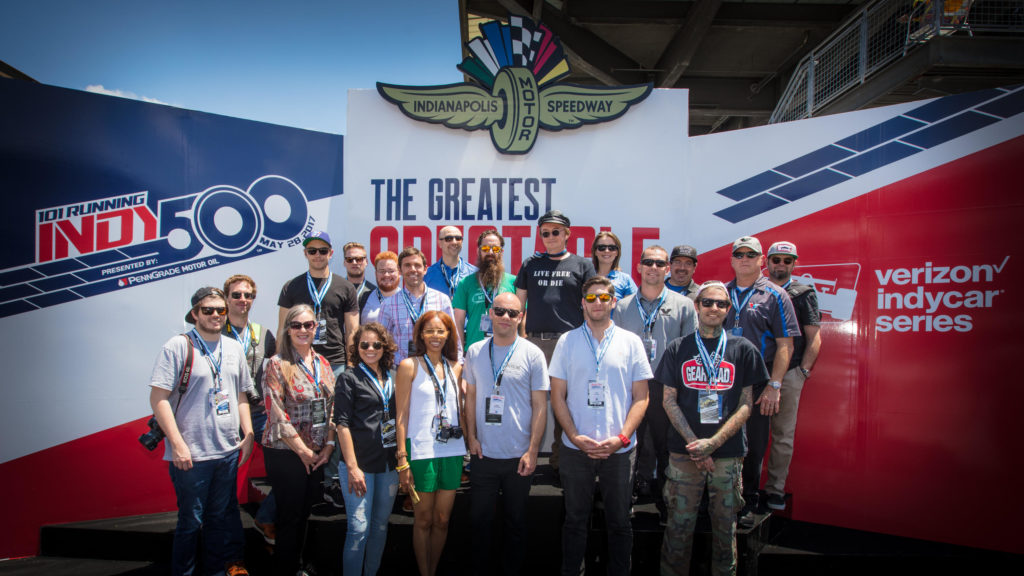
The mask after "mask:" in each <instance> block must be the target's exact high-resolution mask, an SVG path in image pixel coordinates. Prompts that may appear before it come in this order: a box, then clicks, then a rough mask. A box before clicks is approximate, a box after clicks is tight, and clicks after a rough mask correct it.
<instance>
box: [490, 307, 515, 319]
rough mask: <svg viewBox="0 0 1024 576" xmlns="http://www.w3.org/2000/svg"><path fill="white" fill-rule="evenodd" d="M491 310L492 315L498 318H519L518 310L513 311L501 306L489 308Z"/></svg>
mask: <svg viewBox="0 0 1024 576" xmlns="http://www.w3.org/2000/svg"><path fill="white" fill-rule="evenodd" d="M491 310H494V315H495V316H498V317H501V316H508V317H509V318H519V314H520V312H519V310H513V309H511V308H502V307H501V306H495V307H494V308H491Z"/></svg>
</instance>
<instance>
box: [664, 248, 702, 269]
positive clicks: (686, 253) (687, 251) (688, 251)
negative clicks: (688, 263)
mask: <svg viewBox="0 0 1024 576" xmlns="http://www.w3.org/2000/svg"><path fill="white" fill-rule="evenodd" d="M680 257H686V258H689V259H690V260H693V263H694V264H696V263H697V249H696V248H694V247H693V246H690V245H688V244H680V245H679V246H676V247H675V248H673V249H672V255H671V256H669V258H668V261H669V262H671V261H673V260H675V259H676V258H680Z"/></svg>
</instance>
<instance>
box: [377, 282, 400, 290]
mask: <svg viewBox="0 0 1024 576" xmlns="http://www.w3.org/2000/svg"><path fill="white" fill-rule="evenodd" d="M377 287H378V288H380V291H381V292H391V291H392V290H394V289H395V288H398V280H395V281H394V282H391V283H390V284H389V283H388V282H387V281H384V280H381V281H379V282H377Z"/></svg>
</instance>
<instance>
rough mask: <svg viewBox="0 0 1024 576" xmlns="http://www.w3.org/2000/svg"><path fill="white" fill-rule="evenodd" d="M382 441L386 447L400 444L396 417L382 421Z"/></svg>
mask: <svg viewBox="0 0 1024 576" xmlns="http://www.w3.org/2000/svg"><path fill="white" fill-rule="evenodd" d="M380 442H381V444H382V445H383V446H384V447H385V448H394V447H395V446H397V445H398V441H397V437H396V435H395V419H394V418H391V419H390V420H384V421H383V422H381V423H380Z"/></svg>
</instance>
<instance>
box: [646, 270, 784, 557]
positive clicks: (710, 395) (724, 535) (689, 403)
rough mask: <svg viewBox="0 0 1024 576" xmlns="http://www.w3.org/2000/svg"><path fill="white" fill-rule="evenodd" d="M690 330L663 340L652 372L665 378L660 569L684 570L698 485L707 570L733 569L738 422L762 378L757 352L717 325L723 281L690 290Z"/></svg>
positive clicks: (724, 308) (725, 305) (723, 312)
mask: <svg viewBox="0 0 1024 576" xmlns="http://www.w3.org/2000/svg"><path fill="white" fill-rule="evenodd" d="M695 304H696V309H697V320H698V322H699V327H698V330H697V333H696V334H690V335H689V336H684V337H682V338H677V339H676V340H673V341H672V343H670V344H669V345H668V349H667V350H666V351H665V355H664V356H663V357H662V359H661V364H660V365H659V366H658V370H657V372H656V373H655V379H656V380H658V381H659V382H662V383H663V384H664V385H665V397H664V401H663V405H664V407H665V413H666V414H667V415H668V419H669V422H671V423H672V427H671V429H670V430H669V437H668V450H669V466H668V469H667V470H666V474H665V476H666V483H665V501H666V504H667V505H668V510H669V515H668V525H667V526H666V528H665V536H664V539H663V540H662V548H661V573H662V574H678V575H689V573H690V555H691V549H692V547H693V532H694V529H695V528H696V525H697V511H698V509H699V508H700V501H701V497H702V496H703V494H704V487H705V486H707V488H708V497H709V498H708V499H709V504H710V505H709V512H710V515H711V532H712V553H711V572H712V573H713V574H727V573H730V574H735V573H736V514H737V512H739V510H740V508H741V507H742V506H743V498H742V496H741V494H742V484H743V480H742V471H743V454H744V452H745V451H746V437H745V435H744V433H743V424H744V423H745V422H746V421H747V418H749V417H750V413H751V411H752V409H753V394H752V392H751V391H752V388H753V387H754V386H763V385H764V384H765V383H766V382H767V381H768V371H767V369H766V368H765V366H764V361H763V360H762V359H761V353H760V352H758V350H757V348H755V347H754V345H753V344H751V343H750V342H749V341H747V339H745V338H742V337H734V336H731V335H727V334H726V333H725V331H723V329H722V325H723V324H724V323H725V319H726V316H727V315H728V313H729V307H730V306H731V302H730V300H729V293H728V291H727V290H726V288H725V285H724V284H722V283H721V282H705V283H704V284H703V285H701V287H700V289H699V290H698V292H697V298H696V302H695Z"/></svg>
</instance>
